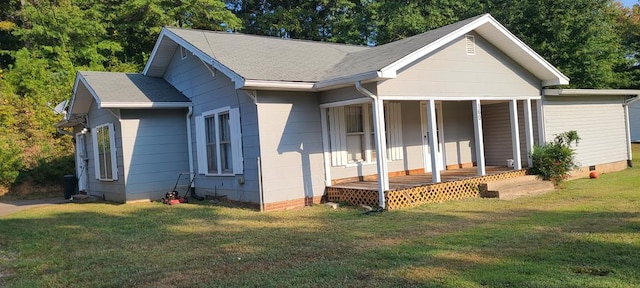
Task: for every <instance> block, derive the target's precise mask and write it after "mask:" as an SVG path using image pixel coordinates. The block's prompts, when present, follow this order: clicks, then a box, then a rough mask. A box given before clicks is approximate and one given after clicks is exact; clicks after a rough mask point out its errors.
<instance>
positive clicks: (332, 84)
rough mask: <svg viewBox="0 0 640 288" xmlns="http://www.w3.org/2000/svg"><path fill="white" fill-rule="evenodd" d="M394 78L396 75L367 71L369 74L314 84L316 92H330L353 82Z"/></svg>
mask: <svg viewBox="0 0 640 288" xmlns="http://www.w3.org/2000/svg"><path fill="white" fill-rule="evenodd" d="M396 76H397V75H396V74H395V73H387V74H386V75H385V74H384V73H383V72H381V71H369V72H364V73H360V74H356V75H349V76H344V77H338V78H333V79H328V80H323V81H319V82H318V83H316V85H315V89H317V90H318V91H324V90H330V89H335V88H339V87H344V86H349V85H353V83H355V82H362V83H367V82H374V81H381V80H387V79H392V78H396Z"/></svg>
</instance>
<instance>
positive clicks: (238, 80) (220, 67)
mask: <svg viewBox="0 0 640 288" xmlns="http://www.w3.org/2000/svg"><path fill="white" fill-rule="evenodd" d="M165 37H166V38H168V39H170V40H172V41H173V42H175V43H176V44H177V45H179V46H182V47H184V48H185V49H187V50H188V51H189V52H191V53H192V54H193V55H195V56H196V57H198V58H200V59H201V60H202V61H204V62H205V63H207V64H210V65H211V66H213V68H215V69H216V70H218V71H220V72H222V73H223V74H225V75H226V76H227V77H229V78H230V79H231V81H233V82H235V83H236V87H237V86H238V83H242V82H243V81H244V79H243V78H242V76H240V75H239V74H237V73H235V72H234V71H233V70H231V69H229V67H227V66H225V65H224V64H222V63H220V62H219V61H217V60H216V59H214V58H213V57H211V56H209V55H207V54H206V53H204V52H203V51H201V50H200V49H198V48H196V47H195V46H193V45H192V44H191V43H189V42H187V41H186V40H184V39H182V38H181V37H180V36H178V35H177V34H175V33H173V32H172V31H171V30H169V29H167V28H166V27H163V28H162V31H160V35H159V36H158V40H156V44H155V46H154V47H153V50H152V52H151V56H150V57H149V60H148V61H147V64H146V65H145V67H144V70H142V75H145V76H157V77H160V76H162V75H148V73H149V70H150V69H151V65H152V63H153V61H154V59H155V58H156V57H158V50H159V48H160V43H162V40H163V39H164V38H165Z"/></svg>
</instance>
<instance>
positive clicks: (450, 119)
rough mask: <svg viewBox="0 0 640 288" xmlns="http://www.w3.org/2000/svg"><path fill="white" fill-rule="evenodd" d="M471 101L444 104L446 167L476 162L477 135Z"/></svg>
mask: <svg viewBox="0 0 640 288" xmlns="http://www.w3.org/2000/svg"><path fill="white" fill-rule="evenodd" d="M471 108H472V107H471V101H445V102H442V110H443V111H442V120H443V128H444V131H443V134H444V135H443V136H444V141H443V143H444V151H445V155H444V157H445V163H446V165H455V164H464V163H472V162H474V161H475V154H474V153H475V134H474V131H473V130H474V126H473V112H472V110H471Z"/></svg>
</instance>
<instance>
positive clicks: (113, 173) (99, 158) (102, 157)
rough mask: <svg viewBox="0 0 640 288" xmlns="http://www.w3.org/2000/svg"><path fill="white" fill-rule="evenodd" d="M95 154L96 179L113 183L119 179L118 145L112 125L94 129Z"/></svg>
mask: <svg viewBox="0 0 640 288" xmlns="http://www.w3.org/2000/svg"><path fill="white" fill-rule="evenodd" d="M92 138H93V154H94V158H95V172H96V179H98V180H102V181H112V180H117V179H118V169H117V166H118V165H117V163H118V162H117V160H116V145H115V137H114V128H113V124H112V123H108V124H103V125H100V126H96V127H95V128H93V133H92Z"/></svg>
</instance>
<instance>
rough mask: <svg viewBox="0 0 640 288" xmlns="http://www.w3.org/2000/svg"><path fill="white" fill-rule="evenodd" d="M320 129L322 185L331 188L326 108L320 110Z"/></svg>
mask: <svg viewBox="0 0 640 288" xmlns="http://www.w3.org/2000/svg"><path fill="white" fill-rule="evenodd" d="M320 119H322V121H320V125H321V127H322V154H323V156H324V185H325V186H327V187H329V186H331V180H332V179H331V150H330V149H329V147H331V146H329V127H327V108H320Z"/></svg>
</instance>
